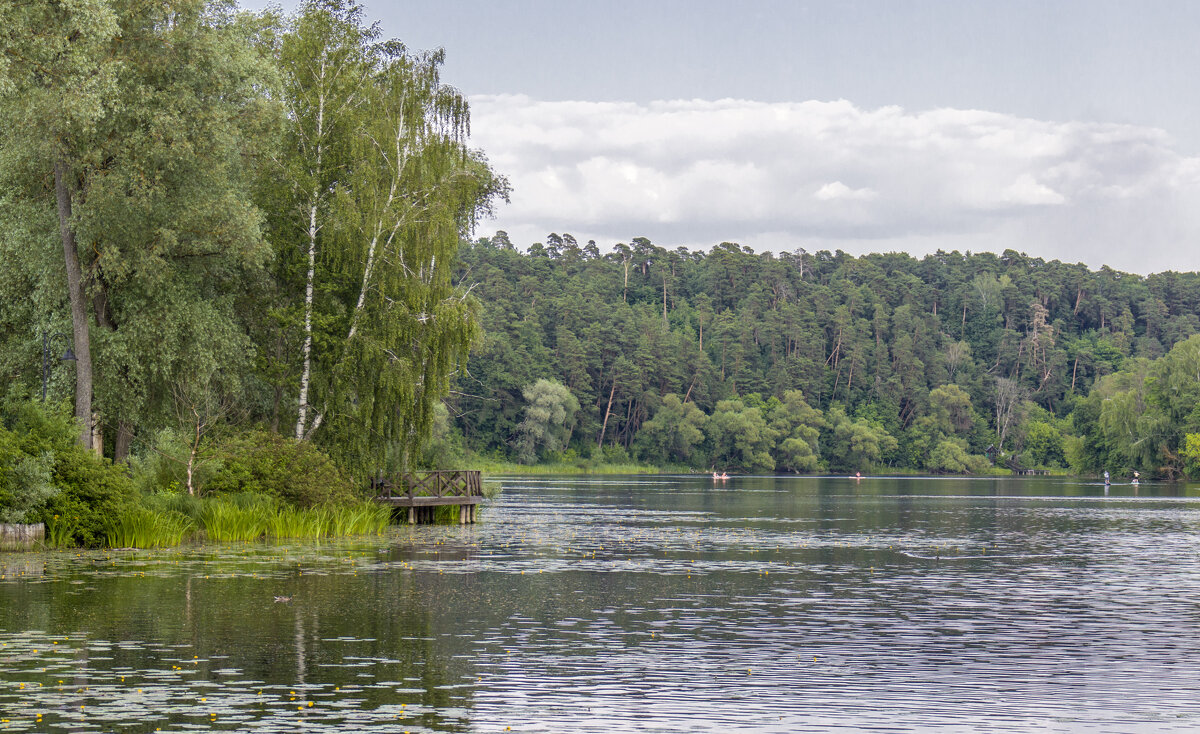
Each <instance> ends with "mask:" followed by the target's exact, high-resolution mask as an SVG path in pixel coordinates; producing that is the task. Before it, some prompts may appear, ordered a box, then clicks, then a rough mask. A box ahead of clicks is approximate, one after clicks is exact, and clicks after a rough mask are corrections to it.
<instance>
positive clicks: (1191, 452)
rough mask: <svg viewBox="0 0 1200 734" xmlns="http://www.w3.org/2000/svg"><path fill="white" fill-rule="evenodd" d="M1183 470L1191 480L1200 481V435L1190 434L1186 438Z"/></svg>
mask: <svg viewBox="0 0 1200 734" xmlns="http://www.w3.org/2000/svg"><path fill="white" fill-rule="evenodd" d="M1181 458H1182V459H1183V470H1184V473H1185V474H1187V476H1188V478H1189V479H1200V433H1189V434H1187V435H1186V436H1184V444H1183V451H1182V452H1181Z"/></svg>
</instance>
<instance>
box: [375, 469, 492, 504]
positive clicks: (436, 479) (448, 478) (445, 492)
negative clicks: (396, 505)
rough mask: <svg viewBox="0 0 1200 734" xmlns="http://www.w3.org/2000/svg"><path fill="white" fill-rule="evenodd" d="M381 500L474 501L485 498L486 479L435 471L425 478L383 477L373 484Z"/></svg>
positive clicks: (466, 473)
mask: <svg viewBox="0 0 1200 734" xmlns="http://www.w3.org/2000/svg"><path fill="white" fill-rule="evenodd" d="M372 485H373V486H374V489H375V493H376V497H377V499H380V500H409V501H412V500H413V499H415V498H418V497H422V498H436V499H451V498H459V497H461V498H464V499H465V498H471V497H482V496H483V477H482V475H481V473H480V472H478V471H463V470H454V471H431V472H424V473H422V474H401V475H399V476H397V477H394V478H385V477H379V478H378V479H376V480H374V481H373V482H372Z"/></svg>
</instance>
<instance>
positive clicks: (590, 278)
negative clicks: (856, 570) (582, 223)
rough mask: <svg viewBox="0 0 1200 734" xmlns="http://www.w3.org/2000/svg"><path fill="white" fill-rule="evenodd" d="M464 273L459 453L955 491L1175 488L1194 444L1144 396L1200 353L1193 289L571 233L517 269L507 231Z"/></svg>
mask: <svg viewBox="0 0 1200 734" xmlns="http://www.w3.org/2000/svg"><path fill="white" fill-rule="evenodd" d="M459 256H460V264H459V270H458V273H457V276H456V277H457V278H458V280H459V281H460V282H462V283H464V284H469V285H471V286H473V290H472V293H473V295H474V296H475V297H477V298H478V299H479V300H480V301H481V302H482V304H483V312H482V327H483V336H482V341H481V343H480V344H478V345H477V347H476V348H475V349H474V351H473V353H472V356H471V358H470V360H469V362H468V365H467V368H466V369H465V370H463V371H461V372H460V373H459V374H458V375H457V377H456V384H455V392H454V394H453V396H452V398H451V400H450V401H449V403H448V405H449V408H450V413H451V417H452V418H453V420H452V421H451V425H450V426H449V430H448V431H447V430H445V429H444V430H443V434H442V435H443V443H442V444H441V446H442V448H443V449H445V448H446V447H447V446H453V445H456V444H457V445H459V446H460V447H465V448H466V449H468V450H470V451H475V452H481V453H487V454H492V455H496V456H499V457H505V458H509V459H519V460H524V461H532V460H536V459H538V458H541V459H545V458H552V459H562V458H564V457H566V458H568V459H574V458H576V457H592V456H593V455H596V454H599V455H601V456H602V457H603V458H605V459H608V460H624V459H626V458H630V457H631V458H635V459H640V460H643V461H647V462H652V463H660V464H682V465H688V466H692V467H697V468H700V467H702V468H708V467H713V466H715V467H717V468H723V467H729V468H736V469H741V470H756V471H770V470H779V471H788V470H796V471H816V470H824V469H828V470H839V471H840V470H856V469H866V468H869V467H872V466H876V467H878V466H890V467H897V468H912V469H926V470H932V471H953V472H960V471H978V470H982V469H983V468H984V467H986V466H987V461H986V460H985V459H984V458H983V457H984V455H985V454H988V453H989V449H990V451H991V455H992V456H993V457H995V458H998V459H999V460H1000V463H1001V464H1002V465H1005V464H1014V465H1019V466H1031V467H1032V466H1046V467H1064V468H1066V467H1073V468H1074V469H1076V470H1077V471H1101V470H1102V469H1104V468H1108V469H1110V470H1112V471H1122V472H1123V471H1134V470H1140V471H1150V472H1155V473H1158V474H1161V475H1166V476H1177V475H1179V474H1180V473H1181V472H1183V471H1185V469H1186V464H1187V461H1186V460H1185V458H1184V457H1183V453H1184V451H1185V449H1186V444H1187V439H1186V436H1187V434H1188V433H1192V432H1195V431H1197V430H1200V425H1193V422H1189V420H1188V419H1187V417H1186V416H1185V415H1183V413H1187V412H1189V411H1190V409H1189V410H1183V408H1168V407H1167V406H1165V405H1163V406H1160V407H1161V412H1163V415H1162V416H1159V418H1155V415H1154V414H1155V411H1156V410H1157V409H1158V408H1156V404H1155V403H1154V400H1153V399H1149V402H1147V397H1146V396H1145V395H1141V394H1134V392H1137V391H1140V392H1141V393H1145V392H1146V389H1147V388H1146V383H1147V378H1152V377H1153V375H1157V374H1159V373H1161V372H1163V370H1165V369H1167V367H1168V366H1169V363H1171V360H1165V359H1162V358H1164V356H1165V355H1167V354H1168V352H1170V351H1171V350H1172V347H1175V346H1176V345H1177V344H1178V345H1179V346H1178V347H1177V348H1176V352H1175V353H1173V356H1174V357H1177V358H1178V359H1177V360H1176V361H1179V360H1184V361H1186V359H1190V358H1192V357H1188V356H1187V355H1185V354H1184V351H1185V350H1186V349H1188V348H1189V345H1190V348H1191V350H1192V352H1193V353H1194V352H1195V351H1196V349H1197V347H1196V344H1195V343H1194V342H1186V343H1185V340H1187V339H1188V337H1191V336H1192V335H1194V334H1197V333H1200V319H1198V318H1197V314H1198V313H1200V275H1198V274H1196V273H1174V272H1168V273H1161V274H1156V275H1151V276H1148V277H1142V276H1138V275H1132V274H1129V273H1122V272H1118V271H1115V270H1112V269H1110V268H1107V267H1104V268H1101V269H1100V270H1091V269H1089V268H1088V267H1087V266H1085V265H1083V264H1068V263H1062V262H1057V261H1050V262H1047V261H1044V260H1041V259H1038V258H1033V257H1028V256H1026V255H1024V254H1020V253H1017V252H1014V251H1012V250H1008V251H1005V252H1004V253H1003V254H1001V255H994V254H989V253H974V254H973V253H965V254H964V253H959V252H939V253H937V254H934V255H929V256H927V257H924V258H921V259H917V258H913V257H911V256H908V255H905V254H895V253H893V254H872V255H865V256H861V257H854V256H851V255H848V254H846V253H843V252H837V253H830V252H817V253H808V252H805V251H803V250H798V251H796V252H784V253H778V254H772V253H761V254H756V253H754V252H753V251H752V250H751V249H750V248H747V247H741V246H739V245H736V244H731V243H723V244H721V245H718V246H716V247H714V248H712V249H711V250H710V251H709V252H707V253H704V252H691V251H688V250H685V249H682V248H680V249H665V248H663V247H659V246H656V245H654V244H652V243H651V242H649V241H648V240H646V239H644V238H638V239H634V240H632V242H631V243H629V244H618V245H616V246H615V248H612V249H611V250H609V251H605V252H602V251H601V250H600V249H599V248H598V247H597V246H596V244H595V243H593V242H589V243H587V244H586V245H580V244H579V243H578V242H577V241H576V240H575V239H574V238H573V237H571V236H570V235H557V234H552V235H550V236H549V237H548V238H547V241H546V242H545V243H536V244H533V245H532V246H530V247H528V248H526V251H522V250H520V249H518V248H517V247H515V246H514V244H513V243H512V242H510V241H509V238H508V236H507V235H506V234H505V233H503V232H498V233H497V234H496V236H495V237H491V238H482V239H480V240H478V241H476V242H474V243H471V244H469V245H467V246H464V247H463V248H462V249H461V250H460V255H459ZM1184 373H1185V374H1184V378H1186V377H1187V374H1186V369H1184ZM1197 377H1198V373H1196V372H1192V373H1191V375H1190V379H1191V382H1192V386H1191V388H1190V389H1192V390H1194V389H1195V384H1194V383H1195V382H1196V380H1197ZM1094 386H1096V387H1097V389H1098V390H1101V389H1102V390H1104V391H1109V392H1114V391H1119V392H1122V394H1126V395H1130V396H1131V399H1132V400H1133V402H1132V403H1131V404H1129V405H1128V406H1127V408H1128V409H1129V410H1131V411H1133V412H1135V413H1136V415H1135V416H1132V418H1131V419H1132V420H1134V421H1135V422H1136V421H1137V420H1147V421H1153V420H1158V422H1159V423H1160V424H1161V425H1160V426H1158V429H1156V432H1154V437H1153V439H1150V438H1147V436H1146V435H1145V434H1146V433H1147V431H1148V430H1149V429H1148V428H1147V427H1145V426H1143V427H1142V428H1141V429H1138V431H1139V433H1141V434H1143V435H1141V436H1139V439H1141V440H1139V439H1133V441H1134V442H1136V443H1137V445H1136V446H1126V445H1123V444H1122V443H1121V441H1119V440H1118V438H1119V434H1120V430H1118V429H1117V428H1115V426H1116V423H1115V422H1114V421H1116V418H1115V416H1114V415H1113V414H1112V412H1113V410H1115V409H1114V408H1110V409H1108V412H1106V413H1105V414H1104V416H1102V415H1101V412H1102V411H1101V408H1102V407H1104V406H1107V405H1109V404H1111V403H1112V401H1111V400H1103V398H1101V397H1099V395H1098V394H1096V397H1094V398H1092V399H1085V398H1087V396H1089V394H1093V392H1092V391H1093V387H1094ZM563 388H565V390H564V389H563ZM1134 388H1136V390H1134ZM1131 390H1132V391H1134V392H1130V391H1131ZM1185 392H1186V391H1185ZM1195 394H1200V393H1195V392H1193V393H1192V395H1195ZM1100 401H1103V405H1101V402H1100ZM576 404H577V406H578V408H577V409H575V405H576ZM1127 417H1128V416H1127ZM1104 426H1108V427H1110V428H1112V430H1111V431H1109V432H1108V433H1105V430H1104V429H1103V427H1104ZM1198 438H1200V437H1198ZM1126 443H1128V441H1127V442H1126Z"/></svg>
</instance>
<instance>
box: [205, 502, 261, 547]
mask: <svg viewBox="0 0 1200 734" xmlns="http://www.w3.org/2000/svg"><path fill="white" fill-rule="evenodd" d="M276 514H277V511H276V507H275V506H274V505H273V503H269V502H266V501H264V500H262V499H261V498H254V499H244V498H240V497H237V496H236V495H230V496H229V497H222V498H219V499H210V500H205V501H204V503H203V504H202V505H201V507H200V522H201V524H202V525H203V526H204V532H205V533H207V535H208V539H209V540H215V541H218V542H245V541H249V540H258V539H259V538H261V537H263V536H264V535H266V534H267V532H268V530H269V528H270V526H271V521H272V519H273V518H274V517H275V516H276Z"/></svg>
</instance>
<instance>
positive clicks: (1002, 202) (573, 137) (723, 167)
mask: <svg viewBox="0 0 1200 734" xmlns="http://www.w3.org/2000/svg"><path fill="white" fill-rule="evenodd" d="M472 105H473V115H472V117H473V120H472V129H473V133H474V134H473V144H474V145H477V146H479V147H481V148H482V149H483V150H484V151H485V152H486V153H487V154H488V156H489V157H490V159H491V161H492V163H493V165H494V166H495V168H496V169H497V170H498V171H500V172H501V173H503V174H505V175H507V176H508V177H509V179H510V180H511V182H512V184H513V189H514V191H513V198H512V203H511V205H508V206H505V207H502V208H501V210H500V213H499V217H498V219H497V220H496V221H495V222H492V223H485V226H484V227H483V230H482V233H484V234H488V233H490V231H492V230H494V229H505V230H507V231H508V232H509V234H510V236H511V237H512V239H513V241H514V242H517V243H518V244H528V243H530V242H533V241H538V240H542V239H543V238H544V237H545V235H546V234H547V233H549V232H560V233H561V232H570V233H572V234H574V235H575V236H576V237H577V238H579V239H580V240H585V239H588V238H593V239H596V240H597V242H598V243H599V244H600V245H601V246H602V247H606V246H609V245H611V244H612V243H613V242H616V241H628V240H629V239H631V238H633V237H637V236H646V237H649V238H650V239H651V240H652V241H654V242H655V243H657V244H660V245H663V246H667V247H675V246H678V245H686V246H689V247H700V248H707V247H710V246H711V245H713V244H716V243H718V242H721V241H725V240H729V241H736V242H740V243H741V244H744V245H749V246H751V247H754V248H755V249H756V250H760V251H761V250H767V249H772V250H781V249H793V248H795V247H805V248H807V249H809V250H810V251H811V250H814V249H844V250H847V251H849V252H870V251H896V250H900V251H907V252H911V253H913V254H914V255H921V254H924V253H926V252H931V251H933V250H936V249H959V250H968V249H969V250H973V251H978V250H983V249H987V250H993V251H1000V250H1004V249H1007V248H1012V249H1016V250H1022V251H1025V252H1028V253H1030V254H1032V255H1040V256H1043V257H1048V258H1059V259H1064V260H1068V261H1072V262H1074V261H1080V260H1082V261H1084V262H1087V263H1089V264H1091V265H1093V266H1098V265H1100V264H1102V263H1107V264H1109V265H1112V266H1114V267H1118V268H1122V269H1127V270H1133V271H1136V272H1149V271H1151V270H1162V269H1167V268H1173V269H1188V270H1191V269H1197V268H1200V254H1198V253H1200V248H1196V247H1194V246H1193V243H1195V242H1196V241H1197V240H1198V239H1200V160H1197V159H1194V158H1187V157H1184V156H1182V155H1181V154H1179V153H1178V151H1177V150H1176V149H1175V148H1174V146H1173V143H1172V141H1171V139H1170V138H1169V137H1168V136H1167V135H1166V134H1165V133H1163V132H1162V131H1161V130H1157V129H1154V128H1146V127H1138V126H1131V125H1117V124H1103V123H1081V122H1049V121H1043V120H1032V119H1028V118H1021V117H1016V116H1013V115H1005V114H1000V113H994V112H984V111H979V110H956V109H936V110H929V111H925V112H916V113H913V112H907V111H905V110H903V109H901V108H899V107H883V108H879V109H874V110H865V109H860V108H858V107H856V106H855V105H853V104H851V103H850V102H847V101H844V100H839V101H836V102H815V101H809V102H797V103H765V102H753V101H745V100H729V99H726V100H716V101H705V100H676V101H664V102H654V103H650V104H645V105H640V104H634V103H624V102H544V101H537V100H533V99H530V98H528V97H524V96H517V95H501V96H481V97H475V98H473V99H472Z"/></svg>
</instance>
